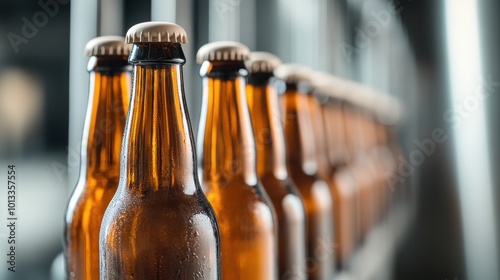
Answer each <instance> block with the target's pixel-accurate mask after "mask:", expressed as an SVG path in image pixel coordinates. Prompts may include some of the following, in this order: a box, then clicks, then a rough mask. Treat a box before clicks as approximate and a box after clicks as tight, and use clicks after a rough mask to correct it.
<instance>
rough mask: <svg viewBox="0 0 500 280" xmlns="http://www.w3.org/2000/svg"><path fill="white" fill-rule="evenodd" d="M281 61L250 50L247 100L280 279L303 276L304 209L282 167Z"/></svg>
mask: <svg viewBox="0 0 500 280" xmlns="http://www.w3.org/2000/svg"><path fill="white" fill-rule="evenodd" d="M280 64H281V61H280V60H279V59H278V58H277V57H276V56H274V55H272V54H270V53H265V52H252V53H251V54H250V60H249V61H247V68H248V70H249V72H250V75H249V77H248V85H247V101H248V107H249V109H250V117H251V120H252V125H253V130H254V135H255V142H256V148H257V174H258V176H259V178H260V180H261V182H262V185H263V186H264V188H265V190H266V192H267V194H268V195H269V197H270V198H271V201H272V203H273V205H274V208H275V210H276V214H277V218H278V233H279V237H278V260H279V275H280V277H279V278H280V279H306V270H305V267H306V262H305V261H306V255H305V254H306V252H305V246H306V245H305V212H304V205H303V204H302V198H301V197H300V194H299V192H298V190H297V188H296V186H295V184H294V183H293V182H292V181H291V179H290V177H289V175H288V171H287V167H286V148H285V137H284V134H283V127H282V124H281V118H280V112H279V101H278V93H277V91H276V88H275V86H274V83H275V81H276V78H275V77H274V75H273V71H274V69H275V68H276V67H277V66H278V65H280Z"/></svg>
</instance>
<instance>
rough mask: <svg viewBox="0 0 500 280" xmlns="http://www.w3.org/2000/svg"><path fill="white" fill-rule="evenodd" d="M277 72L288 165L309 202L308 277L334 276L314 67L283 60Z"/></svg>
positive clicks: (330, 206)
mask: <svg viewBox="0 0 500 280" xmlns="http://www.w3.org/2000/svg"><path fill="white" fill-rule="evenodd" d="M274 74H275V75H276V76H277V77H278V78H280V79H281V80H283V81H284V82H285V87H284V90H283V92H282V94H281V96H280V101H281V107H282V114H283V115H284V117H283V121H284V125H283V127H284V132H285V141H286V151H287V156H288V157H287V166H288V170H289V172H290V176H291V178H292V180H293V181H294V182H295V184H296V186H297V188H298V189H299V192H300V193H301V195H302V199H303V201H304V205H305V211H306V220H307V229H306V240H307V243H306V244H307V273H308V279H332V277H333V268H334V265H335V264H334V247H335V246H334V244H333V241H334V239H333V238H334V237H333V224H332V221H333V203H332V198H331V192H330V189H329V187H328V184H327V183H326V182H325V181H324V180H321V179H320V178H319V177H318V164H317V160H316V150H315V146H314V145H315V142H314V141H315V140H314V138H313V137H314V132H313V123H312V119H311V116H312V114H311V111H310V109H311V108H310V102H311V101H310V99H311V98H314V96H312V94H311V93H312V88H311V71H310V70H308V69H307V68H304V67H302V66H299V65H291V64H283V65H281V66H279V67H278V68H277V69H276V70H275V71H274Z"/></svg>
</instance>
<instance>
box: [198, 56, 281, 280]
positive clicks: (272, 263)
mask: <svg viewBox="0 0 500 280" xmlns="http://www.w3.org/2000/svg"><path fill="white" fill-rule="evenodd" d="M244 72H246V70H245V66H244V64H243V62H207V61H206V62H204V64H203V65H202V70H201V75H202V77H203V83H204V87H203V91H204V92H203V94H204V97H203V100H204V101H203V105H202V106H203V107H202V117H201V121H200V130H199V133H198V137H199V139H198V152H199V154H200V155H199V157H198V158H199V160H200V164H199V166H200V168H201V169H202V171H200V174H202V176H201V178H202V179H201V181H202V184H203V189H204V191H205V194H206V195H207V198H208V200H209V201H210V203H211V205H212V207H213V208H214V210H215V213H216V216H217V219H218V221H219V225H220V230H221V247H222V256H223V257H222V268H223V269H222V274H223V278H224V279H276V276H277V256H276V254H277V252H276V250H277V245H276V241H277V239H276V228H275V219H276V218H275V212H274V208H273V206H272V204H271V202H270V200H269V198H268V196H267V194H266V193H265V191H264V189H263V187H262V185H261V183H260V182H259V180H258V179H257V174H256V170H255V144H254V139H253V133H252V127H251V122H250V116H249V113H248V107H247V102H246V96H245V78H244V76H243V75H244Z"/></svg>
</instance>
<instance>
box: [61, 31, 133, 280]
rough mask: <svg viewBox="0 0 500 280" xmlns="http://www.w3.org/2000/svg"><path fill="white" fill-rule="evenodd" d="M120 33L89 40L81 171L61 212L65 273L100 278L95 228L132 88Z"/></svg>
mask: <svg viewBox="0 0 500 280" xmlns="http://www.w3.org/2000/svg"><path fill="white" fill-rule="evenodd" d="M124 39H125V38H123V37H119V36H103V37H97V38H94V39H92V40H90V41H89V42H88V43H87V45H86V47H85V53H86V55H87V56H90V60H89V64H88V71H89V72H90V90H89V99H88V108H87V116H86V119H85V125H84V130H83V141H82V150H81V166H80V175H79V178H78V181H77V185H76V188H75V190H74V191H73V194H72V195H71V198H70V200H69V204H68V208H67V210H66V217H65V236H64V248H65V257H66V264H67V267H66V272H67V278H68V279H99V229H100V226H101V220H102V216H103V215H104V211H105V210H106V207H107V206H108V204H109V201H110V200H111V198H112V197H113V195H114V194H115V191H116V188H117V187H118V178H119V174H120V147H121V142H122V135H123V129H124V126H125V116H126V113H127V108H128V103H129V93H130V70H131V67H130V66H129V64H128V62H127V56H128V54H129V51H130V48H129V47H127V46H126V45H125V44H124Z"/></svg>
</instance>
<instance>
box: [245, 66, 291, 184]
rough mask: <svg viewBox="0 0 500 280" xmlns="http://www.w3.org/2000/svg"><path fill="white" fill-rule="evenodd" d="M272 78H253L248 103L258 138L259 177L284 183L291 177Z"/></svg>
mask: <svg viewBox="0 0 500 280" xmlns="http://www.w3.org/2000/svg"><path fill="white" fill-rule="evenodd" d="M272 77H273V76H272V74H256V75H254V76H252V77H251V78H250V79H249V84H248V85H247V100H248V108H249V110H250V117H251V119H252V125H253V130H254V134H255V142H256V149H257V174H258V175H259V177H265V176H269V175H272V176H274V177H276V178H278V179H281V180H284V179H286V178H287V177H288V172H287V169H286V150H285V149H286V148H285V136H284V134H283V126H282V124H281V118H280V112H279V101H278V93H277V92H276V89H275V87H274V86H273V84H272V81H273V80H274V79H273V78H272Z"/></svg>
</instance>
